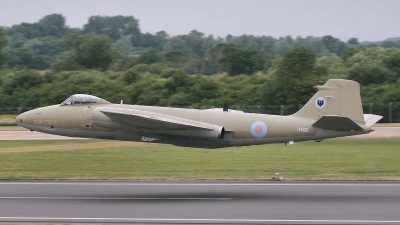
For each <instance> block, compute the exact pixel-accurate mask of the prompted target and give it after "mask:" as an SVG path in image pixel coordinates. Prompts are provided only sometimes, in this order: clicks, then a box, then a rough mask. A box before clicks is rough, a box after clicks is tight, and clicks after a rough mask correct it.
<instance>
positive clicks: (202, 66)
mask: <svg viewBox="0 0 400 225" xmlns="http://www.w3.org/2000/svg"><path fill="white" fill-rule="evenodd" d="M65 21H66V19H65V17H64V16H63V15H61V14H51V15H47V16H44V17H43V18H42V19H40V20H39V21H38V22H36V23H21V24H16V25H13V26H11V27H7V28H5V29H6V30H5V31H4V30H3V31H2V32H3V33H4V32H7V39H8V42H7V44H6V45H5V46H4V47H5V48H4V50H5V53H6V55H7V63H6V64H5V68H31V69H38V70H45V69H52V70H56V71H61V70H81V69H97V70H102V71H105V70H108V69H111V70H113V71H123V70H126V69H128V68H130V67H132V66H134V65H136V64H140V63H146V64H149V63H155V62H163V63H164V64H167V65H168V66H169V67H173V68H183V69H185V71H186V72H187V73H189V74H206V75H211V74H215V73H219V72H228V73H229V74H231V75H237V74H252V73H253V72H254V70H257V71H259V70H263V69H267V68H268V66H269V65H270V60H272V59H274V58H277V57H281V56H282V55H284V54H285V53H287V52H288V51H289V50H291V49H294V48H297V47H300V46H305V47H306V48H308V49H310V50H312V51H314V52H315V53H316V55H317V57H323V56H329V55H332V54H335V55H337V56H339V57H341V56H343V55H344V54H345V53H346V51H347V50H348V49H350V48H370V47H376V46H378V47H382V48H398V47H400V39H399V38H389V39H387V40H385V41H380V42H361V43H360V42H359V41H358V40H357V39H356V38H351V39H349V40H348V41H347V42H343V41H341V40H340V39H338V38H335V37H333V36H331V35H326V36H323V37H313V36H308V37H301V36H298V37H296V38H293V37H291V36H286V37H280V38H274V37H271V36H253V35H246V34H245V35H241V36H232V35H227V36H226V37H224V38H221V37H214V36H213V35H208V36H206V35H204V34H203V33H201V32H199V31H196V30H193V31H191V32H190V33H188V34H186V35H177V36H172V37H171V36H170V35H168V33H167V32H165V31H159V32H156V33H155V34H150V33H142V32H141V30H140V27H139V20H138V19H136V18H134V17H133V16H112V17H108V16H91V17H90V18H89V19H88V22H87V23H86V24H84V25H83V27H82V28H70V27H68V26H66V23H65ZM99 53H101V54H99ZM3 57H5V56H3ZM89 58H91V59H92V60H90V59H89ZM238 59H241V60H238ZM243 59H244V60H243ZM238 61H239V62H240V64H241V65H244V66H240V65H239V64H238V63H237V62H238ZM243 67H250V69H248V70H243V69H242V70H241V69H240V68H243ZM3 68H4V67H3Z"/></svg>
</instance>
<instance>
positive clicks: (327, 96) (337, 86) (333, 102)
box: [293, 79, 365, 124]
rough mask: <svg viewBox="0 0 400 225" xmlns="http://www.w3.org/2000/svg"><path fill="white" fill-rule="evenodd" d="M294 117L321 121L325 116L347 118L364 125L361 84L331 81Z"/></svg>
mask: <svg viewBox="0 0 400 225" xmlns="http://www.w3.org/2000/svg"><path fill="white" fill-rule="evenodd" d="M316 88H317V89H318V92H317V93H315V95H314V96H313V97H312V98H311V99H310V100H309V101H308V102H307V103H306V104H305V105H304V107H303V108H301V109H300V110H299V111H298V112H297V113H295V114H293V116H298V117H303V118H308V119H313V120H319V119H320V118H321V117H322V116H325V115H337V116H341V117H347V118H349V119H351V120H352V121H354V122H356V123H357V124H364V123H365V122H364V115H363V109H362V103H361V95H360V84H359V83H357V82H355V81H352V80H343V79H330V80H328V81H327V82H326V83H325V84H324V85H323V86H316Z"/></svg>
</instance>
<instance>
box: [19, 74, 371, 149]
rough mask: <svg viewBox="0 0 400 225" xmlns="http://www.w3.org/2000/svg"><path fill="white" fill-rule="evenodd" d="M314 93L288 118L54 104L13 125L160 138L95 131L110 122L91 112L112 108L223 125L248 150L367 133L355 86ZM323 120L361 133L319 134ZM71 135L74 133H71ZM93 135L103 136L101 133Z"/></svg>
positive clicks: (336, 83) (339, 83)
mask: <svg viewBox="0 0 400 225" xmlns="http://www.w3.org/2000/svg"><path fill="white" fill-rule="evenodd" d="M318 89H319V91H318V92H317V93H316V94H315V95H314V96H313V98H311V99H310V101H309V102H307V104H306V105H305V106H304V107H303V108H302V109H301V110H300V111H299V112H297V113H295V114H294V115H291V116H277V115H265V114H254V113H243V112H225V111H222V109H221V110H218V109H211V110H197V109H181V108H169V107H154V106H141V105H123V104H111V103H108V102H107V101H104V100H102V99H100V101H99V102H98V103H94V104H79V105H53V106H48V107H43V108H39V109H34V110H31V111H29V112H25V113H23V114H21V115H19V116H18V117H17V119H16V121H17V123H18V124H19V125H21V126H24V127H27V128H28V129H31V130H35V131H40V132H46V133H54V134H59V135H65V136H82V137H94V138H109V137H106V136H107V133H112V132H116V131H118V132H119V133H118V134H119V135H121V134H122V136H123V138H121V139H124V140H125V136H126V139H129V138H131V139H129V140H138V139H139V138H140V137H142V140H143V136H145V137H147V136H149V137H158V135H159V134H157V132H153V131H151V130H150V131H149V130H147V131H146V132H143V130H140V129H137V128H135V127H132V128H130V127H129V129H128V128H124V129H121V130H119V129H110V128H105V127H100V126H96V125H94V124H93V121H92V120H93V117H94V116H95V117H96V120H97V121H101V122H105V123H110V124H115V122H113V121H112V120H111V119H110V118H109V117H108V116H106V115H105V114H102V113H99V112H96V110H95V109H96V108H99V107H103V108H104V107H107V108H113V109H114V110H115V111H118V110H119V111H124V112H129V110H131V109H134V110H142V111H146V112H154V113H159V114H163V115H168V116H173V117H178V118H183V119H188V120H193V121H198V122H203V123H208V124H214V125H218V126H222V127H224V128H225V131H226V136H225V137H224V139H223V140H225V141H231V143H232V145H236V144H235V143H238V144H237V145H251V144H264V143H276V142H289V141H303V140H318V141H319V140H323V139H325V138H331V137H340V136H348V135H357V134H363V133H368V132H370V129H369V127H365V125H364V119H363V113H362V107H361V97H360V87H359V84H358V83H357V82H354V81H349V80H338V79H335V80H329V81H328V82H327V83H325V85H324V86H319V87H318ZM319 97H323V98H324V99H325V101H326V105H325V107H323V108H319V107H318V106H317V103H316V99H317V98H319ZM94 111H95V113H96V114H95V115H93V113H94ZM97 111H100V110H97ZM324 115H338V116H343V117H348V118H350V119H351V120H353V121H354V122H356V123H357V124H359V125H360V126H362V127H363V129H364V130H363V131H358V132H355V131H344V132H339V131H327V130H322V131H321V130H320V129H319V128H316V127H314V126H313V123H315V122H316V121H317V120H318V119H320V118H321V117H322V116H324ZM39 121H40V122H39ZM257 121H261V122H264V123H265V124H266V126H267V133H266V135H265V136H264V137H263V138H255V137H254V136H253V135H252V133H251V131H250V128H251V126H252V124H253V123H254V122H257ZM57 129H59V130H57ZM56 131H57V132H56ZM74 131H79V132H78V133H76V132H74ZM96 132H103V133H101V134H100V133H96ZM165 134H166V135H168V131H166V133H164V135H165ZM161 136H162V135H161ZM114 137H119V136H114ZM110 139H112V138H110ZM117 139H118V138H117ZM161 139H162V138H161ZM164 139H168V138H164ZM138 141H140V140H138ZM204 141H207V140H204ZM165 143H168V142H165ZM189 146H190V145H189Z"/></svg>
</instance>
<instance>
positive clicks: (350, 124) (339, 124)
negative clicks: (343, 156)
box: [313, 115, 364, 131]
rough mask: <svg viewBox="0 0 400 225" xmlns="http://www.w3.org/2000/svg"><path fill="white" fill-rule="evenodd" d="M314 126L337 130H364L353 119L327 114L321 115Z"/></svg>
mask: <svg viewBox="0 0 400 225" xmlns="http://www.w3.org/2000/svg"><path fill="white" fill-rule="evenodd" d="M313 126H314V127H317V128H321V129H325V130H336V131H350V130H364V129H363V128H361V127H360V126H359V125H358V124H356V123H355V122H354V121H353V120H351V119H349V118H347V117H342V116H334V115H332V116H330V115H326V116H323V117H321V118H320V119H319V120H317V122H315V123H314V124H313Z"/></svg>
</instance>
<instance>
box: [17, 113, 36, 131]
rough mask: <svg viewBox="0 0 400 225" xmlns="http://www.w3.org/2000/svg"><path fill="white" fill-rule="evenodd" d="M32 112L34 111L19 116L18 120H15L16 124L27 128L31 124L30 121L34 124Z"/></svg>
mask: <svg viewBox="0 0 400 225" xmlns="http://www.w3.org/2000/svg"><path fill="white" fill-rule="evenodd" d="M32 111H33V110H31V111H28V112H24V113H21V114H19V115H18V116H17V118H15V122H16V123H17V124H18V125H19V126H23V127H25V128H26V126H25V125H28V124H30V121H31V122H32V120H33V119H32V118H33V116H32Z"/></svg>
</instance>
